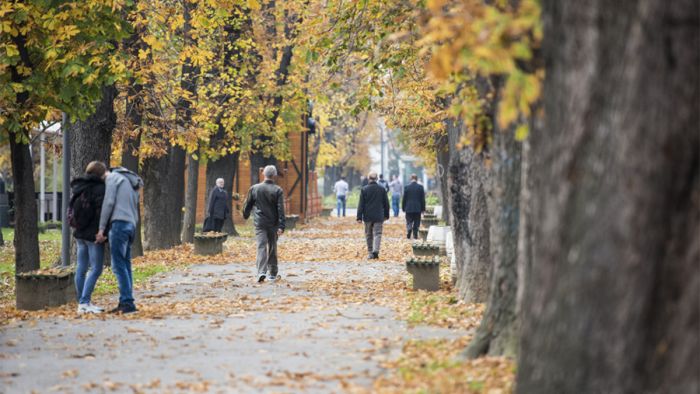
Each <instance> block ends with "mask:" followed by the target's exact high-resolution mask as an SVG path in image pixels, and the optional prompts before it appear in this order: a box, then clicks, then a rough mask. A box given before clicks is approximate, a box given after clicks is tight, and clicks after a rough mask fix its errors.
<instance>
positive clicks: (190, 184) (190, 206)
mask: <svg viewBox="0 0 700 394" xmlns="http://www.w3.org/2000/svg"><path fill="white" fill-rule="evenodd" d="M198 182H199V159H196V158H195V157H194V155H190V156H189V157H188V159H187V189H186V191H185V193H186V194H185V218H184V220H183V223H182V242H188V243H192V242H194V227H195V224H196V221H197V193H198V190H197V186H198V184H197V183H198Z"/></svg>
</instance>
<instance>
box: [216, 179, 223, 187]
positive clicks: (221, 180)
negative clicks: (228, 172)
mask: <svg viewBox="0 0 700 394" xmlns="http://www.w3.org/2000/svg"><path fill="white" fill-rule="evenodd" d="M219 184H224V178H216V186H219Z"/></svg>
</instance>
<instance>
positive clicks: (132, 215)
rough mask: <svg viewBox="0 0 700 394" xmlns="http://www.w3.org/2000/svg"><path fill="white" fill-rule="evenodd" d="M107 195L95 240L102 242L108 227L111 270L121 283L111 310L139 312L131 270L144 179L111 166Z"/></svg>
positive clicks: (106, 181)
mask: <svg viewBox="0 0 700 394" xmlns="http://www.w3.org/2000/svg"><path fill="white" fill-rule="evenodd" d="M103 178H104V179H105V198H104V201H103V203H102V210H101V213H100V225H99V231H98V232H97V236H96V242H98V243H103V242H104V241H105V240H106V239H107V237H105V235H104V233H105V231H106V229H107V227H108V226H111V227H110V229H109V246H110V252H111V257H112V272H113V273H114V276H115V277H116V278H117V285H118V286H119V305H117V307H116V308H114V309H112V310H111V311H110V313H132V312H136V311H137V309H136V304H135V303H134V277H133V274H132V271H131V244H132V243H133V242H134V236H135V235H136V224H137V223H138V221H139V211H138V209H139V190H140V189H141V188H142V187H143V181H142V180H141V178H140V177H139V176H138V175H136V173H134V172H132V171H129V170H127V169H126V168H124V167H116V168H112V169H111V170H110V171H107V172H105V174H104V175H103Z"/></svg>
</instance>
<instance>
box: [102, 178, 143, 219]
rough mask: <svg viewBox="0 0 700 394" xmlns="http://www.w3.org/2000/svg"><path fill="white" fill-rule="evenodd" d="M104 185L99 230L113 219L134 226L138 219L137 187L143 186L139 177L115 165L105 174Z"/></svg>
mask: <svg viewBox="0 0 700 394" xmlns="http://www.w3.org/2000/svg"><path fill="white" fill-rule="evenodd" d="M105 185H106V188H105V198H104V202H103V203H102V213H101V214H100V230H104V229H105V228H107V226H108V225H109V223H111V222H114V221H115V220H123V221H125V222H129V223H131V224H133V225H134V226H135V225H136V223H138V220H139V189H140V188H141V187H142V186H143V181H142V180H141V178H140V177H139V176H138V175H136V174H135V173H134V172H132V171H129V170H127V169H126V168H123V167H116V168H112V169H111V172H110V173H109V175H107V179H105Z"/></svg>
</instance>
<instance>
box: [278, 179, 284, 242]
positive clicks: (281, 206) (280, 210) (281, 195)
mask: <svg viewBox="0 0 700 394" xmlns="http://www.w3.org/2000/svg"><path fill="white" fill-rule="evenodd" d="M285 219H286V216H285V215H284V191H283V190H282V188H281V187H280V188H278V189H277V220H278V221H279V227H278V232H284V229H285V227H286V223H285Z"/></svg>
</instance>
